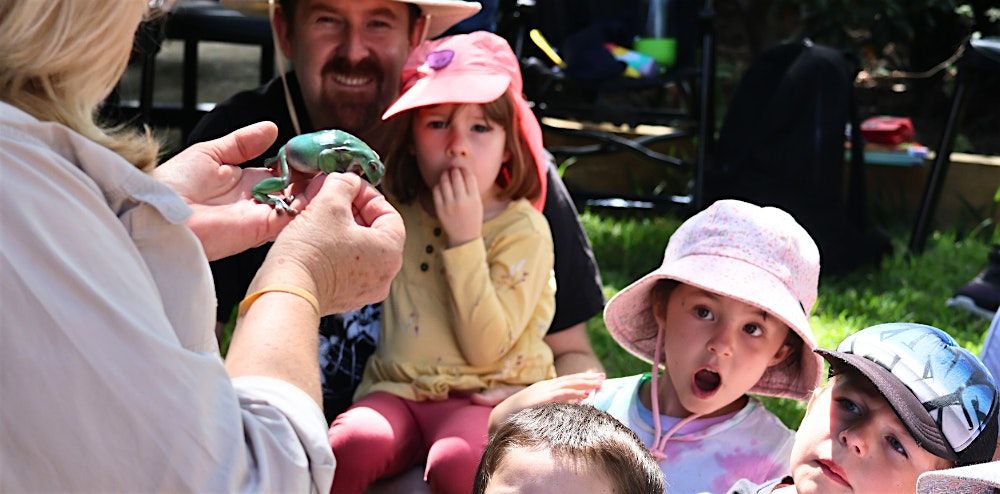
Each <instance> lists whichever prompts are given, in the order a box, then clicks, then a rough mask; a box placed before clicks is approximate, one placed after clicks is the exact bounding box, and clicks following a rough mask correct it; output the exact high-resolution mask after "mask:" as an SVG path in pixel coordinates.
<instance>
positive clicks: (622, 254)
mask: <svg viewBox="0 0 1000 494" xmlns="http://www.w3.org/2000/svg"><path fill="white" fill-rule="evenodd" d="M581 220H582V222H583V226H584V229H585V230H586V232H587V234H588V235H589V237H590V241H591V244H592V246H593V249H594V255H595V257H596V258H597V263H598V265H599V266H600V269H601V276H602V279H603V283H604V293H605V296H606V297H607V298H610V297H611V296H612V295H614V294H615V293H616V292H618V290H621V289H622V288H624V287H625V286H627V285H628V284H629V283H630V282H632V281H634V280H636V279H638V278H639V277H641V276H642V275H644V274H646V273H648V272H649V271H651V270H653V269H654V268H656V267H657V266H659V264H660V262H661V260H662V259H663V249H664V248H665V247H666V244H667V239H668V238H669V236H670V234H671V233H673V231H674V230H676V229H677V227H678V226H679V225H680V220H679V219H677V218H675V217H671V216H660V217H654V218H610V217H607V216H601V215H599V214H595V213H593V212H584V213H583V214H582V215H581ZM990 230H993V234H992V236H989V235H985V234H984V231H982V230H980V231H978V234H977V235H974V236H970V237H968V238H962V239H959V238H957V236H956V234H955V233H954V232H948V233H935V234H934V235H932V237H931V238H930V239H928V242H927V249H926V250H925V252H924V254H922V255H919V256H910V255H908V254H907V253H906V242H907V241H908V239H909V231H908V230H907V231H903V230H902V229H900V230H899V231H898V232H896V233H894V234H893V235H892V237H893V243H894V247H895V251H896V253H895V254H894V255H893V256H891V257H887V258H886V259H883V261H882V263H881V265H880V266H878V267H869V268H862V269H860V270H858V271H856V272H854V273H851V274H849V275H846V276H843V277H840V278H824V279H823V280H822V281H821V283H820V287H819V300H818V301H817V303H816V307H815V309H814V310H813V316H812V319H811V325H812V328H813V332H814V333H815V335H816V338H817V340H818V342H819V345H820V346H822V347H825V348H836V346H837V344H838V343H839V342H840V341H841V340H842V339H844V337H846V336H847V335H849V334H851V333H853V332H855V331H857V330H859V329H862V328H865V327H867V326H871V325H873V324H877V323H883V322H893V321H912V322H919V323H924V324H930V325H932V326H936V327H938V328H941V329H943V330H945V331H947V332H948V333H949V334H951V335H952V336H953V337H954V338H955V339H956V340H958V341H959V342H960V343H961V344H962V345H963V346H964V347H966V348H967V349H969V350H970V351H972V352H975V353H977V354H978V352H979V350H980V348H981V347H982V344H983V338H984V336H985V330H986V328H987V327H988V326H989V321H986V320H985V319H982V318H980V317H976V316H974V315H972V314H969V313H968V312H966V311H963V310H959V309H952V308H949V307H947V306H945V301H946V300H947V299H948V298H949V297H950V296H951V295H952V293H953V292H954V290H955V289H956V288H958V287H961V286H962V285H964V284H965V283H967V282H968V281H969V280H970V279H971V278H972V277H973V276H975V274H976V273H977V272H979V270H980V269H982V268H983V266H984V265H985V262H986V254H987V252H988V250H989V245H990V243H1000V230H994V229H990ZM587 329H588V332H589V334H590V338H591V343H592V345H593V347H594V350H595V352H596V353H597V355H598V357H599V358H600V359H601V361H602V362H603V364H604V366H605V369H606V371H607V374H608V376H609V377H619V376H627V375H631V374H637V373H640V372H646V371H648V370H649V366H648V364H646V363H644V362H642V361H640V360H639V359H636V358H635V357H633V356H632V355H630V354H628V353H627V352H625V351H624V350H622V349H621V348H620V347H618V345H617V344H616V343H615V342H614V340H612V339H611V336H610V335H608V332H607V330H606V329H605V327H604V321H603V320H602V319H601V317H600V316H596V317H594V318H593V319H591V320H590V321H588V323H587ZM763 401H764V403H765V404H766V405H767V407H768V408H769V409H770V410H772V411H773V412H774V413H775V414H776V415H778V416H779V417H780V418H781V420H782V421H784V423H785V424H786V425H788V426H789V427H792V428H796V427H798V424H799V422H800V421H801V420H802V415H803V413H804V412H805V404H804V403H801V402H797V401H794V400H785V399H777V398H764V399H763Z"/></svg>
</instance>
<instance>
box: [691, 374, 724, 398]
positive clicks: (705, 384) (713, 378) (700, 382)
mask: <svg viewBox="0 0 1000 494" xmlns="http://www.w3.org/2000/svg"><path fill="white" fill-rule="evenodd" d="M721 385H722V376H720V375H719V373H718V372H715V371H712V370H708V369H702V370H700V371H698V372H696V373H695V374H694V389H695V393H696V394H697V395H698V396H700V397H702V398H705V397H708V396H712V395H713V394H715V392H716V391H718V389H719V386H721Z"/></svg>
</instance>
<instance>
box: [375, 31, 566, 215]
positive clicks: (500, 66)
mask: <svg viewBox="0 0 1000 494" xmlns="http://www.w3.org/2000/svg"><path fill="white" fill-rule="evenodd" d="M401 80H402V82H401V84H400V86H401V87H400V93H401V94H400V96H399V98H398V99H397V100H396V101H395V102H393V103H392V104H391V105H389V108H388V109H387V110H386V111H385V113H384V114H383V115H382V119H383V120H386V119H389V118H392V117H393V116H396V115H398V114H400V113H402V112H405V111H409V110H413V109H415V108H421V107H425V106H434V105H442V104H463V103H467V104H482V103H489V102H491V101H494V100H496V99H497V98H499V97H500V96H502V95H503V94H504V92H505V91H507V90H508V89H509V90H510V94H511V96H512V98H513V100H514V112H515V119H516V121H517V125H518V129H519V131H520V133H521V139H522V140H523V141H524V143H525V144H526V145H527V147H528V150H529V151H530V153H531V158H532V159H533V161H534V163H535V168H536V171H537V174H538V180H539V185H540V187H541V189H540V190H541V193H540V194H539V196H538V197H537V198H535V199H533V200H532V205H534V206H535V208H536V209H538V210H539V211H541V209H542V207H543V205H544V204H545V192H546V184H547V180H546V172H547V169H546V168H547V166H548V154H547V153H546V151H545V146H544V143H543V141H542V127H541V125H539V123H538V119H537V118H535V114H534V113H532V111H531V107H530V106H529V105H528V102H527V101H526V100H525V99H524V95H523V94H522V90H523V82H522V80H521V66H520V63H519V62H518V59H517V56H516V55H514V52H513V50H511V48H510V45H509V44H508V43H507V41H506V40H505V39H503V38H501V37H500V36H497V35H495V34H493V33H489V32H485V31H476V32H473V33H469V34H459V35H455V36H447V37H444V38H441V39H438V40H433V41H425V42H424V43H422V44H421V45H420V46H418V47H417V48H416V49H415V50H414V51H413V53H411V54H410V56H409V58H407V60H406V64H404V65H403V73H402V79H401Z"/></svg>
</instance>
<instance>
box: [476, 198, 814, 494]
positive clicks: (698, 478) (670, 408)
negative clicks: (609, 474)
mask: <svg viewBox="0 0 1000 494" xmlns="http://www.w3.org/2000/svg"><path fill="white" fill-rule="evenodd" d="M818 285H819V250H818V249H817V247H816V244H815V242H813V240H812V238H811V237H810V236H809V234H808V233H806V231H805V230H804V229H803V228H802V227H801V226H799V224H798V223H796V222H795V220H794V219H793V218H792V217H791V216H790V215H788V213H785V212H784V211H782V210H780V209H777V208H771V207H764V208H762V207H759V206H755V205H753V204H749V203H746V202H741V201H735V200H723V201H718V202H716V203H714V204H712V205H711V206H709V207H708V208H707V209H705V210H704V211H702V212H700V213H698V214H696V215H694V216H692V217H691V218H689V219H688V220H687V221H685V222H684V223H683V224H682V225H681V226H680V228H678V229H677V231H676V232H674V234H673V235H672V236H671V237H670V240H669V243H668V244H667V248H666V251H665V252H664V255H663V264H662V265H661V266H660V267H659V268H657V269H656V270H654V271H653V272H651V273H649V274H647V275H645V276H643V277H642V278H641V279H639V280H638V281H636V282H635V283H632V284H631V285H629V286H628V287H626V288H624V289H623V290H622V291H621V292H619V293H618V294H617V295H615V296H614V297H613V298H612V299H611V300H610V301H609V302H608V305H607V307H606V308H605V309H604V322H605V323H606V325H607V328H608V331H609V332H610V333H611V336H612V337H614V339H615V341H617V342H618V344H619V345H621V346H622V348H624V349H626V350H628V351H629V352H630V353H632V354H633V355H635V356H637V357H639V358H641V359H643V360H645V361H647V362H650V363H652V369H651V370H652V372H651V373H646V374H640V375H637V376H631V377H622V378H617V379H609V380H606V381H603V382H601V380H600V378H599V377H595V376H594V375H589V374H577V375H570V376H563V377H559V378H557V379H554V380H551V381H545V382H541V383H538V384H536V385H534V386H529V387H528V388H527V389H525V390H523V391H521V392H519V393H518V394H515V395H514V396H512V397H510V398H508V399H507V400H505V401H504V402H502V403H501V404H500V405H498V406H497V407H496V410H495V412H494V414H493V417H491V427H495V426H496V425H498V424H499V423H500V422H501V421H502V420H503V419H504V418H505V417H506V416H507V415H508V414H510V413H513V411H516V410H519V409H520V408H522V407H525V406H531V405H533V404H535V403H538V402H544V401H565V400H582V401H583V402H584V403H590V404H592V405H594V406H595V407H597V408H599V409H601V410H604V411H607V412H608V413H609V414H611V416H613V417H615V418H617V419H618V420H620V421H622V422H623V423H624V424H625V425H627V426H628V427H629V428H630V429H632V430H633V431H635V433H636V435H638V436H639V439H641V440H642V441H643V442H644V443H645V444H646V445H647V446H648V447H649V448H650V450H651V451H652V453H653V455H654V456H655V457H656V458H657V459H658V460H659V464H660V468H661V469H662V470H663V475H664V478H665V480H666V484H667V489H668V491H670V492H726V491H727V489H728V488H729V487H730V486H731V485H732V484H733V482H735V481H736V480H738V479H739V478H740V477H741V476H743V477H746V476H752V477H754V478H756V479H761V480H758V482H763V481H764V479H769V478H773V477H775V476H779V477H780V476H782V475H785V474H786V473H787V471H788V463H789V456H790V453H791V448H792V443H793V439H794V436H793V433H792V431H790V430H789V429H788V428H787V427H785V426H784V425H783V424H782V423H781V421H780V420H778V418H777V417H776V416H774V415H773V414H772V413H771V412H769V411H767V409H765V408H764V406H763V405H762V404H761V402H760V401H758V400H757V399H755V398H753V397H750V396H749V395H748V393H755V394H761V395H770V396H781V397H787V398H794V399H799V400H805V399H807V398H808V397H809V396H810V393H811V392H812V390H813V389H814V388H815V387H816V386H817V385H819V382H820V371H821V370H822V368H823V366H822V363H821V360H820V358H819V356H818V355H816V354H814V353H813V351H812V350H813V349H815V348H816V345H815V339H814V338H813V334H812V330H811V329H810V328H809V312H810V311H811V310H812V307H813V304H815V302H816V291H817V288H818ZM661 370H662V375H661V374H660V372H661Z"/></svg>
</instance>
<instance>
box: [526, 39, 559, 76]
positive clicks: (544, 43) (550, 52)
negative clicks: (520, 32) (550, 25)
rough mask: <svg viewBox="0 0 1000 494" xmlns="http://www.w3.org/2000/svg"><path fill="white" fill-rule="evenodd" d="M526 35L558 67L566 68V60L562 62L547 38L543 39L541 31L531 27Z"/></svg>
mask: <svg viewBox="0 0 1000 494" xmlns="http://www.w3.org/2000/svg"><path fill="white" fill-rule="evenodd" d="M528 36H529V37H530V38H531V41H534V42H535V45H537V46H538V48H539V49H541V50H542V51H543V52H544V53H545V55H547V56H548V57H549V58H550V59H552V62H553V63H555V64H556V65H557V66H558V67H559V68H560V69H565V68H566V62H564V61H563V59H562V57H560V56H559V54H558V53H556V50H555V49H553V48H552V45H550V44H549V42H548V40H546V39H545V36H542V32H541V31H539V30H537V29H532V30H531V31H529V32H528Z"/></svg>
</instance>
